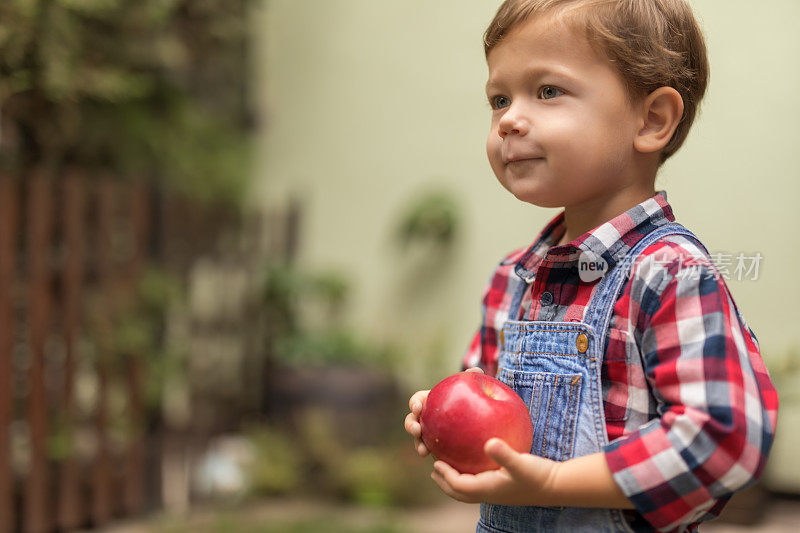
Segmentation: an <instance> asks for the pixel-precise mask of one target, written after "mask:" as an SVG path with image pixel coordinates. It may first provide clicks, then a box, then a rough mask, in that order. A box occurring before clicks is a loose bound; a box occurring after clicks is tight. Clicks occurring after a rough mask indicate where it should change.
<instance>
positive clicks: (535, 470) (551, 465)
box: [431, 438, 558, 506]
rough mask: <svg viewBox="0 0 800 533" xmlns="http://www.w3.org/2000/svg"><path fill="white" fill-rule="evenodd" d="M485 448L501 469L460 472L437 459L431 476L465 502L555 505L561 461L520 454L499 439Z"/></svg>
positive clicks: (494, 439) (453, 496)
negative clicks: (555, 484)
mask: <svg viewBox="0 0 800 533" xmlns="http://www.w3.org/2000/svg"><path fill="white" fill-rule="evenodd" d="M484 451H485V452H486V455H488V456H489V457H491V458H492V459H494V460H495V461H496V462H497V464H499V465H500V469H499V470H489V471H487V472H481V473H480V474H475V475H473V474H460V473H459V472H458V471H457V470H456V469H455V468H453V467H452V466H450V465H449V464H447V463H445V462H444V461H436V462H435V463H434V464H433V468H434V472H433V473H431V477H432V478H433V480H434V481H435V482H436V484H437V485H439V488H441V489H442V491H444V493H445V494H447V495H448V496H450V497H451V498H453V499H456V500H458V501H462V502H465V503H481V502H485V503H494V504H498V505H547V506H553V505H554V503H553V500H552V498H553V496H554V495H553V486H554V481H553V479H554V477H555V474H556V469H557V466H558V463H557V462H555V461H552V460H550V459H545V458H543V457H539V456H537V455H531V454H529V453H519V452H517V451H516V450H514V449H513V448H512V447H511V446H509V445H508V444H506V443H505V441H503V440H502V439H498V438H493V439H489V440H488V441H486V446H484Z"/></svg>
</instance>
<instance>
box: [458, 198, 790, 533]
mask: <svg viewBox="0 0 800 533" xmlns="http://www.w3.org/2000/svg"><path fill="white" fill-rule="evenodd" d="M673 220H674V216H673V214H672V209H671V207H670V205H669V203H667V198H666V192H665V191H661V192H659V193H658V194H656V195H655V196H653V197H652V198H649V199H647V200H645V201H644V202H642V203H641V204H639V205H637V206H636V207H634V208H632V209H630V210H628V211H626V212H625V213H623V214H621V215H619V216H617V217H615V218H614V219H612V220H610V221H609V222H606V223H605V224H603V225H601V226H599V227H597V228H595V229H594V230H592V231H591V232H589V233H586V234H584V235H582V236H581V237H579V238H578V239H576V240H574V241H572V242H570V243H568V244H566V245H563V246H554V244H555V243H557V242H558V241H559V240H560V239H561V237H562V236H563V234H564V232H565V228H564V225H563V222H564V213H563V211H562V212H561V213H560V214H559V215H558V216H556V217H555V218H554V219H553V220H552V221H551V222H550V223H549V224H547V225H546V226H545V228H544V230H542V232H541V233H540V234H539V236H538V238H537V239H536V240H535V241H534V243H533V244H532V245H531V246H529V247H527V248H523V249H520V250H517V251H515V252H513V253H511V254H510V255H509V256H507V257H506V258H505V259H503V260H502V261H501V262H500V264H499V265H498V266H497V268H496V269H495V271H494V274H493V275H492V278H491V280H490V283H489V285H488V286H487V288H486V290H485V292H484V296H483V306H482V311H483V320H482V324H481V327H480V328H479V330H478V332H477V333H476V334H475V336H474V338H473V340H472V342H471V343H470V347H469V349H468V351H467V353H466V355H465V357H464V360H463V364H462V368H464V369H465V368H469V367H473V366H480V367H482V368H483V369H484V370H485V371H486V373H487V374H489V375H492V376H494V375H495V374H496V372H497V358H498V355H499V354H498V347H497V344H498V342H497V339H498V333H499V331H500V329H501V328H502V325H503V322H504V321H506V320H508V319H511V320H539V321H551V322H552V321H560V322H571V321H583V320H584V312H585V311H586V308H587V305H588V303H589V302H590V300H591V298H592V296H593V292H594V290H595V287H596V286H597V281H594V282H589V283H586V282H583V281H581V279H580V277H579V275H578V271H577V267H576V264H575V263H576V261H577V254H576V248H578V249H580V250H591V251H593V252H594V253H595V254H597V255H598V256H601V257H603V258H604V259H606V261H607V262H608V263H609V267H611V266H613V264H615V263H616V262H618V261H619V260H620V259H621V258H622V256H623V255H624V254H625V253H626V252H627V250H629V248H630V247H632V246H634V244H635V243H636V242H638V241H639V240H640V239H641V238H642V237H644V236H645V235H646V234H648V233H649V232H650V231H652V230H653V229H655V228H657V227H658V226H660V225H662V224H665V223H667V222H670V221H673ZM648 256H652V257H648ZM545 258H546V259H547V260H546V261H544V262H543V259H545ZM645 258H649V259H650V261H645V260H644V259H645ZM517 264H519V265H521V266H522V267H524V268H525V269H526V270H528V271H531V272H535V273H536V276H535V279H534V281H533V282H532V283H531V287H530V290H528V291H526V292H527V294H526V295H525V297H524V298H523V300H522V305H521V309H520V311H519V314H518V315H517V316H513V317H509V309H508V308H509V306H510V305H511V298H512V293H511V290H512V289H513V286H514V284H515V283H516V282H518V280H519V278H518V277H517V275H516V273H515V266H516V265H517ZM623 266H624V265H623ZM629 268H631V267H629ZM632 269H633V270H632V273H631V276H630V278H629V280H628V281H627V282H626V283H625V285H624V288H623V290H622V292H621V294H620V295H619V297H618V299H617V301H616V304H615V307H614V311H613V315H612V317H611V321H610V323H609V331H608V335H607V337H606V346H605V359H604V361H603V365H602V389H603V403H604V407H605V417H606V428H607V431H608V438H609V441H610V444H609V445H608V446H606V448H605V454H606V459H607V461H608V465H609V467H610V468H611V472H612V473H613V476H614V479H615V480H616V482H617V483H618V484H619V486H620V487H621V488H622V490H623V492H624V493H625V494H626V496H627V497H628V498H629V499H630V500H631V501H632V502H633V504H634V505H635V507H636V510H635V511H626V514H627V515H628V518H629V519H630V520H631V522H632V524H631V525H632V526H633V527H634V529H635V530H637V531H653V530H657V531H686V530H695V529H696V525H697V523H699V522H700V521H702V520H707V519H710V518H713V517H716V516H718V515H719V513H720V511H721V510H722V507H723V506H724V505H725V503H727V501H728V499H729V498H730V496H731V495H732V493H733V492H735V491H737V490H740V489H742V488H744V487H745V486H747V485H749V484H750V483H752V482H754V481H755V480H756V478H758V476H759V475H760V474H761V471H762V469H763V468H764V463H765V461H766V458H767V453H768V452H769V448H770V446H771V444H772V438H773V435H774V431H775V422H776V418H777V411H778V396H777V394H776V392H775V389H774V387H773V385H772V383H771V382H770V378H769V374H768V373H767V369H766V367H765V366H764V363H763V361H762V359H761V355H760V353H759V346H758V341H757V340H756V337H755V335H754V334H753V332H752V330H751V329H750V328H749V327H748V326H747V324H746V322H745V321H744V318H743V317H742V316H741V314H740V313H739V312H738V311H737V309H736V304H735V303H734V301H733V299H732V297H731V295H730V292H729V291H728V288H727V286H726V284H725V281H724V278H723V276H722V275H721V274H720V272H719V270H718V269H717V267H716V266H715V265H714V263H713V261H712V260H711V258H710V257H709V255H708V254H706V253H705V252H704V251H703V250H702V249H700V248H698V246H697V244H696V243H695V242H693V241H692V240H690V239H689V238H687V237H685V236H682V235H681V236H675V235H672V236H667V237H664V238H662V239H659V240H658V241H657V242H656V243H654V244H652V245H650V246H649V247H647V248H646V249H645V250H644V251H643V252H642V255H641V256H640V258H639V261H637V262H636V264H635V265H633V266H632ZM543 293H549V294H547V295H546V296H545V297H546V299H545V300H543V302H542V301H541V300H540V297H541V295H542V294H543ZM551 295H552V297H551ZM551 300H552V301H551Z"/></svg>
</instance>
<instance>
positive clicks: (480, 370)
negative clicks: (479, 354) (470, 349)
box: [465, 366, 485, 374]
mask: <svg viewBox="0 0 800 533" xmlns="http://www.w3.org/2000/svg"><path fill="white" fill-rule="evenodd" d="M465 372H480V373H481V374H485V372H484V371H483V369H482V368H481V367H479V366H473V367H472V368H468V369H467V370H465Z"/></svg>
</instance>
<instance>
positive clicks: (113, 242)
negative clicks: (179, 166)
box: [0, 170, 151, 532]
mask: <svg viewBox="0 0 800 533" xmlns="http://www.w3.org/2000/svg"><path fill="white" fill-rule="evenodd" d="M150 198H151V196H150V193H149V190H148V189H147V188H146V186H144V185H142V184H125V183H121V182H118V181H114V180H109V179H102V178H92V179H88V178H87V177H86V176H83V175H82V174H81V173H80V172H79V171H77V170H67V171H65V174H63V175H62V176H60V179H58V180H54V179H52V178H51V177H50V176H48V175H47V174H46V172H45V171H44V170H37V171H35V172H33V173H32V175H30V176H27V177H26V179H24V180H21V179H16V178H12V177H10V176H7V175H0V532H5V531H26V532H49V531H55V530H70V529H75V528H79V527H91V526H101V525H103V524H106V523H108V522H109V521H110V520H112V519H113V518H114V517H121V516H129V515H132V514H136V513H140V512H141V511H142V510H143V509H144V508H145V506H146V504H147V498H146V491H147V486H146V485H147V480H146V477H145V476H146V473H147V468H146V464H145V463H146V456H145V453H146V448H145V413H146V411H145V398H144V383H145V380H146V376H145V369H146V366H145V364H144V359H143V357H144V356H145V354H142V353H131V352H129V353H119V352H118V350H116V349H115V347H114V342H113V336H114V328H115V326H116V325H117V321H118V319H119V317H121V316H122V314H123V313H124V312H125V311H126V306H130V305H132V304H133V302H134V301H135V295H136V290H137V286H138V282H139V279H140V277H141V276H142V273H143V269H144V267H145V264H146V261H147V255H148V242H149V241H148V231H149V228H148V222H149V220H150V219H151V218H150V216H149V210H150V209H151V202H150ZM115 394H116V395H117V396H119V399H118V401H116V402H115V396H114V395H115ZM112 426H113V427H112ZM119 427H124V428H125V431H124V437H123V438H120V437H119V436H118V435H117V436H115V433H114V431H113V429H114V428H119Z"/></svg>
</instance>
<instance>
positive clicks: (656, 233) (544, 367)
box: [476, 222, 705, 533]
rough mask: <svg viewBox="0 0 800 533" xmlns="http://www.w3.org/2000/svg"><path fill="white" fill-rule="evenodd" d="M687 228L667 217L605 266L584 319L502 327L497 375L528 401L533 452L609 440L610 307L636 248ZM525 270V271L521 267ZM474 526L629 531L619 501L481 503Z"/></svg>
mask: <svg viewBox="0 0 800 533" xmlns="http://www.w3.org/2000/svg"><path fill="white" fill-rule="evenodd" d="M678 234H682V235H687V236H689V237H691V238H692V240H693V241H695V242H696V243H697V244H698V245H699V246H700V247H701V249H703V250H705V247H703V245H702V244H701V243H700V241H699V240H697V238H696V237H695V236H694V235H693V234H692V233H691V232H690V231H689V230H687V229H686V228H684V227H683V226H682V225H680V224H678V223H677V222H670V223H667V224H665V225H663V226H659V227H658V228H656V229H654V230H652V231H651V232H650V233H649V234H647V235H646V236H645V237H643V238H642V239H641V240H640V241H639V242H638V243H636V245H635V246H634V247H633V248H632V249H630V250H629V251H628V253H627V254H626V256H625V257H624V258H622V259H620V260H619V262H618V263H617V264H616V265H614V266H612V267H610V270H609V271H608V272H606V273H605V275H604V276H603V277H602V278H601V280H600V281H599V282H598V283H599V285H598V287H597V290H596V291H595V292H594V296H593V298H592V300H591V302H589V304H588V306H587V310H586V313H585V315H584V320H586V322H546V321H518V320H508V321H506V322H505V323H504V324H503V329H502V331H501V333H500V346H499V350H500V352H499V353H500V355H499V360H498V370H497V379H499V380H500V381H502V382H503V383H505V384H507V385H508V386H509V387H511V388H513V389H514V390H515V391H516V392H517V394H519V395H520V396H521V397H522V399H523V401H524V402H525V404H526V405H528V407H529V409H530V413H531V420H532V421H533V445H532V447H531V454H534V455H539V456H542V457H547V458H548V459H553V460H554V461H565V460H567V459H570V458H572V457H580V456H583V455H588V454H592V453H597V452H600V451H602V450H603V447H604V446H605V445H606V444H608V435H607V433H606V421H605V416H604V413H603V392H602V385H601V378H600V367H601V365H602V362H603V356H604V353H603V349H604V346H605V337H606V332H607V330H608V325H609V321H610V320H611V315H612V311H613V309H614V305H615V303H616V301H617V298H618V295H619V293H620V291H621V290H622V288H623V286H624V283H625V281H626V280H627V278H628V276H629V275H630V272H631V266H632V265H633V264H634V262H635V260H636V258H637V257H638V256H639V254H640V253H641V252H642V250H644V249H645V248H646V247H647V246H649V245H650V244H652V243H654V242H656V240H658V239H660V238H662V237H664V236H666V235H678ZM517 273H518V274H519V275H520V276H521V277H522V281H520V283H519V284H518V286H517V287H516V289H515V291H514V296H513V298H512V303H511V307H510V308H509V317H516V316H518V315H517V312H518V310H519V307H520V303H521V302H522V297H523V295H524V293H525V291H527V290H529V285H528V284H529V283H531V282H532V281H533V277H532V276H531V275H530V274H531V273H530V272H528V271H526V270H524V269H523V270H521V271H520V270H519V269H518V270H517ZM526 273H527V274H529V276H527V277H526V276H525V274H526ZM480 510H481V517H480V520H479V521H478V526H477V529H476V531H477V532H478V533H481V532H503V533H511V532H513V533H517V532H528V531H546V532H550V531H564V532H575V531H592V532H602V531H633V530H632V529H631V527H630V526H629V525H628V523H627V521H626V520H625V518H624V515H623V513H622V511H621V510H619V509H602V508H579V507H528V506H506V505H495V504H491V503H482V504H481V506H480Z"/></svg>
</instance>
